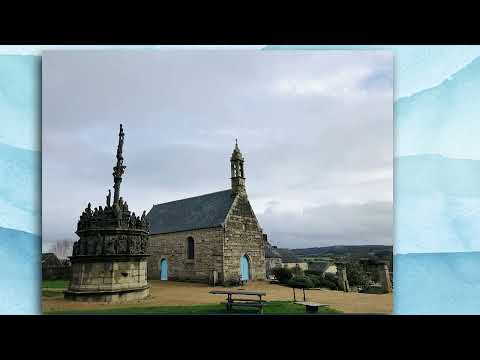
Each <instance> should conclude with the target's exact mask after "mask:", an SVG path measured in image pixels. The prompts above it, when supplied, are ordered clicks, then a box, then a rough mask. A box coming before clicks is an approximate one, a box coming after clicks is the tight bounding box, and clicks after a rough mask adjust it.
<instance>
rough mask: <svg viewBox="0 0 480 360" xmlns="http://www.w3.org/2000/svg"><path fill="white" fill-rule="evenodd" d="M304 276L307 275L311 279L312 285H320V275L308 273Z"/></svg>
mask: <svg viewBox="0 0 480 360" xmlns="http://www.w3.org/2000/svg"><path fill="white" fill-rule="evenodd" d="M305 276H308V278H309V279H310V280H312V283H313V286H314V287H321V286H322V285H321V284H322V280H323V279H322V277H321V276H318V275H315V274H308V275H305Z"/></svg>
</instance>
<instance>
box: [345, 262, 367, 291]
mask: <svg viewBox="0 0 480 360" xmlns="http://www.w3.org/2000/svg"><path fill="white" fill-rule="evenodd" d="M346 270H347V279H348V283H349V284H350V286H362V287H364V286H368V283H369V278H368V275H367V273H366V272H365V270H364V269H363V267H362V266H361V265H360V264H359V263H358V262H350V263H347V265H346Z"/></svg>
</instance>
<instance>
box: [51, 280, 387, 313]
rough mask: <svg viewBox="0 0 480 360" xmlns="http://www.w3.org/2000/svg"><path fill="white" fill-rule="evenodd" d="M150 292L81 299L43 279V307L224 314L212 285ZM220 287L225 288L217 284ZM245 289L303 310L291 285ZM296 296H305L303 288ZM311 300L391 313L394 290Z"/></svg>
mask: <svg viewBox="0 0 480 360" xmlns="http://www.w3.org/2000/svg"><path fill="white" fill-rule="evenodd" d="M150 284H151V291H150V296H149V297H148V298H146V299H144V300H141V301H136V302H132V303H128V304H106V303H82V302H72V301H66V300H64V299H63V293H62V291H63V289H64V288H65V287H66V286H67V285H68V282H66V281H61V280H60V281H58V280H57V281H49V282H44V284H43V285H44V286H43V289H42V307H43V312H44V314H190V315H191V314H224V313H225V306H224V305H221V304H220V302H222V301H224V296H222V295H212V294H209V291H210V290H212V289H213V287H211V286H208V285H206V284H196V283H184V282H174V281H158V280H152V281H150ZM217 289H224V288H222V287H218V288H217ZM242 289H245V290H253V291H265V292H266V293H267V296H266V297H265V300H267V301H268V302H269V304H268V305H266V306H265V308H264V313H265V314H278V315H280V314H282V315H283V314H284V315H287V314H304V313H305V309H304V307H303V306H300V305H296V304H293V292H292V291H293V290H292V289H291V288H288V287H285V286H282V285H276V284H270V283H268V282H265V281H256V282H251V283H249V284H247V285H246V286H244V287H242ZM296 296H297V300H300V299H302V300H303V295H302V293H301V291H300V290H297V292H296ZM306 297H307V300H308V301H316V302H320V303H322V304H327V305H328V307H327V308H324V309H323V310H322V312H321V313H322V314H333V313H368V314H389V313H391V311H392V303H393V302H392V298H393V297H392V294H382V295H376V294H359V293H343V292H340V291H332V290H307V291H306ZM235 312H236V313H255V312H256V311H255V309H251V310H250V309H240V310H235Z"/></svg>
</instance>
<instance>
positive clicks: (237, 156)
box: [230, 139, 243, 160]
mask: <svg viewBox="0 0 480 360" xmlns="http://www.w3.org/2000/svg"><path fill="white" fill-rule="evenodd" d="M230 160H243V156H242V153H241V152H240V148H239V147H238V140H237V139H235V148H234V149H233V153H232V157H231V158H230Z"/></svg>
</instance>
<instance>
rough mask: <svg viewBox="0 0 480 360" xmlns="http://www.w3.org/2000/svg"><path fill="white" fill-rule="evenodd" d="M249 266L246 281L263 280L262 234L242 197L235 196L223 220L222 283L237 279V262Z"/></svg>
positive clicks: (249, 206) (248, 205)
mask: <svg viewBox="0 0 480 360" xmlns="http://www.w3.org/2000/svg"><path fill="white" fill-rule="evenodd" d="M243 255H246V256H247V258H248V259H249V263H250V279H251V280H264V279H265V278H266V275H265V249H264V240H263V231H262V229H261V228H260V226H259V224H258V222H257V219H256V217H255V214H254V212H253V209H252V207H251V205H250V202H249V201H248V198H247V196H246V195H245V194H239V195H238V196H237V199H236V200H235V202H234V204H233V206H232V209H231V210H230V213H229V215H228V217H227V221H226V224H225V245H224V274H223V275H224V280H225V281H226V282H236V281H238V279H239V277H240V258H241V257H242V256H243Z"/></svg>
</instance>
